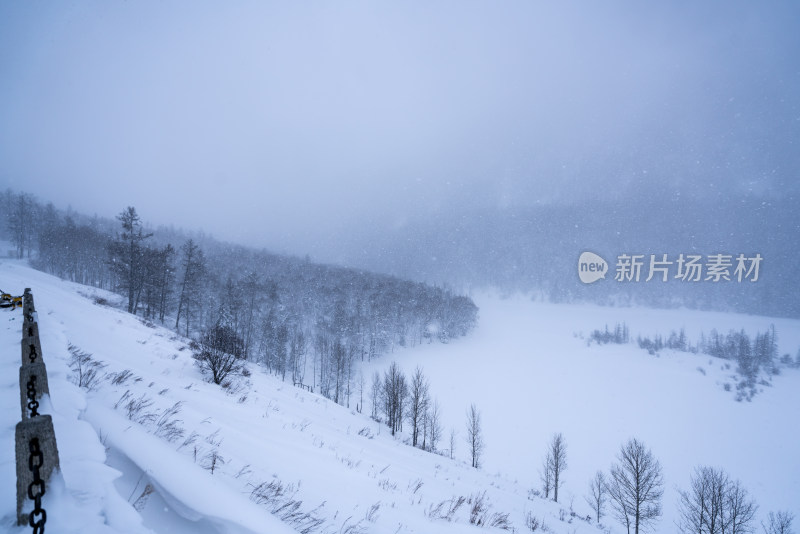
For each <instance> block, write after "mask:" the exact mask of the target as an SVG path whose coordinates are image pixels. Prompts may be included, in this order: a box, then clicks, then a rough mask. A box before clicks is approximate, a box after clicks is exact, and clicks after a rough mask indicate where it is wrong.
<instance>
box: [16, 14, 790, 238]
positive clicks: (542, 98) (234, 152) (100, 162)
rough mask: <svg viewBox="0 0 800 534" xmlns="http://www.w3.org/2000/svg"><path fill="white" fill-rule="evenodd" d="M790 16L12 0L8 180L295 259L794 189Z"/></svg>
mask: <svg viewBox="0 0 800 534" xmlns="http://www.w3.org/2000/svg"><path fill="white" fill-rule="evenodd" d="M798 142H800V2H795V1H785V2H770V1H759V2H752V1H716V2H696V1H688V0H687V1H674V2H641V1H636V2H634V1H628V2H613V1H612V2H595V1H588V0H587V1H585V2H560V1H559V2H534V1H524V2H503V1H498V2H494V1H492V2H490V1H485V2H469V1H458V2H448V1H435V2H430V1H429V2H421V1H420V2H416V1H411V2H375V1H368V2H367V1H365V2H357V1H339V2H333V1H330V2H288V1H287V2H281V3H271V2H262V1H257V2H213V3H212V2H196V1H191V2H189V1H186V2H182V1H168V2H143V1H142V2H140V1H136V2H114V1H97V2H68V1H63V2H2V3H0V187H2V188H3V189H4V188H6V187H12V188H14V189H15V190H18V191H27V192H30V193H33V194H35V195H36V196H37V197H39V198H40V199H41V200H44V201H53V202H54V203H55V204H56V205H57V206H58V207H62V208H65V207H67V206H72V207H73V208H74V209H76V210H79V211H83V212H87V213H90V214H91V213H97V214H99V215H103V216H113V215H115V214H116V213H118V212H120V211H121V210H122V208H123V207H125V206H127V205H134V206H135V207H136V208H137V209H138V211H139V213H140V215H141V216H142V217H143V219H145V221H148V222H150V223H152V224H170V223H172V224H174V225H175V226H180V227H184V228H187V229H200V228H202V229H204V230H205V231H206V232H210V233H212V234H213V235H215V236H216V237H219V238H225V239H232V240H235V241H238V242H243V243H248V244H255V245H266V246H270V247H276V248H279V249H284V250H291V251H293V252H298V253H302V252H303V250H304V249H305V248H307V247H308V246H309V245H308V244H309V243H311V242H312V241H313V240H315V239H320V238H322V237H324V236H326V235H329V234H330V233H331V232H333V233H335V231H336V229H338V228H342V227H344V226H346V225H348V224H351V223H352V222H353V221H354V220H374V218H375V217H385V218H386V219H387V220H392V221H397V222H398V223H401V222H402V221H403V220H404V219H406V218H409V217H414V216H416V215H419V214H424V213H428V212H431V211H435V210H442V209H450V208H453V207H454V206H457V207H485V206H490V207H491V206H501V207H502V206H507V205H514V204H523V205H524V204H533V203H536V202H553V201H558V202H561V201H565V200H570V199H578V200H583V199H586V198H595V197H597V196H605V197H613V196H617V195H621V196H627V195H634V194H639V193H642V192H648V191H657V192H658V194H663V193H664V192H666V193H668V194H684V195H706V196H708V195H715V194H719V193H720V192H721V191H734V192H737V193H743V192H752V193H753V194H758V195H763V194H772V195H774V194H779V192H785V191H787V190H792V191H794V192H796V191H797V189H798V182H800V180H798V177H800V174H799V173H800V147H798V146H797V144H798Z"/></svg>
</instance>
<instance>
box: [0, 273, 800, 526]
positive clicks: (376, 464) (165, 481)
mask: <svg viewBox="0 0 800 534" xmlns="http://www.w3.org/2000/svg"><path fill="white" fill-rule="evenodd" d="M0 282H1V283H0V287H2V288H3V289H4V290H6V291H11V292H14V293H18V292H19V293H21V292H22V289H23V288H25V287H30V288H32V291H33V294H34V296H35V299H36V306H37V310H38V316H39V324H40V334H41V341H42V349H43V353H44V360H45V362H46V364H47V367H48V376H49V382H50V391H51V401H52V402H51V403H49V404H48V405H46V407H45V410H44V411H45V412H46V413H51V414H52V415H53V419H54V425H55V430H56V438H57V440H58V446H59V451H60V458H61V466H62V473H61V474H60V475H57V476H56V478H55V479H54V480H53V482H52V487H51V489H50V490H49V491H48V493H47V495H46V496H45V500H44V501H45V502H44V506H45V508H46V509H47V512H48V524H47V527H48V531H49V532H76V533H77V532H80V533H112V532H158V533H161V532H177V533H189V532H191V533H216V532H220V533H255V532H265V533H266V532H269V533H273V532H293V531H295V530H294V529H293V528H292V526H294V527H295V529H298V530H302V529H303V528H309V527H312V526H314V525H318V526H317V530H316V531H317V532H330V533H334V532H335V533H340V532H342V533H343V532H349V533H351V534H352V533H359V532H381V533H382V532H387V533H394V532H400V533H402V532H480V531H481V530H482V529H485V530H492V528H493V527H490V526H486V527H477V526H473V525H471V524H470V511H471V510H470V509H471V508H472V507H473V506H474V504H475V503H476V502H477V501H478V500H479V496H481V495H484V492H485V504H486V505H487V506H489V507H490V508H488V510H487V511H486V512H485V518H486V520H487V521H489V522H492V521H494V522H495V523H496V524H497V525H502V524H503V522H504V517H505V514H508V516H507V521H508V523H509V524H510V525H511V526H512V527H513V528H515V529H516V531H517V532H524V531H526V527H525V518H526V516H527V515H528V514H532V515H533V516H534V517H536V518H538V519H540V520H543V521H544V523H545V524H546V525H547V526H548V527H549V529H550V530H551V531H553V532H564V533H567V532H579V533H580V532H585V533H588V532H597V531H598V530H597V526H596V525H595V524H593V523H590V522H586V521H584V520H582V519H580V517H585V516H586V515H588V514H589V509H588V506H587V505H586V504H585V503H584V502H583V495H584V494H585V493H586V487H587V484H588V480H589V478H590V477H591V475H592V474H593V473H594V472H595V471H596V470H597V469H607V468H608V466H609V464H610V463H611V462H612V461H613V460H614V455H615V454H616V452H617V450H618V448H619V446H620V444H621V443H622V442H623V441H624V440H626V439H627V438H629V437H634V436H635V437H637V438H640V439H642V440H643V441H644V442H645V443H646V444H647V445H648V446H649V447H650V448H652V450H653V452H654V453H655V454H656V456H657V457H658V458H659V460H660V461H661V463H662V465H663V467H664V476H665V482H666V492H665V502H664V509H665V517H664V518H663V519H662V521H661V522H660V523H659V526H658V528H657V530H658V531H659V532H662V531H663V532H671V531H674V530H675V528H674V524H673V521H674V519H675V517H676V516H675V501H676V498H677V493H676V488H682V487H685V486H686V485H687V483H688V479H689V476H690V474H691V469H692V468H693V467H694V466H695V465H701V464H702V465H715V466H720V467H723V468H725V469H726V470H727V471H728V472H729V473H730V474H731V475H732V476H734V477H736V478H739V479H741V480H742V482H743V483H744V485H745V487H746V488H747V489H748V490H749V491H750V492H751V493H752V495H753V496H754V497H755V498H756V500H757V501H758V503H759V504H760V505H761V510H760V515H759V517H763V515H764V514H766V512H767V511H769V510H778V509H785V510H790V511H793V512H794V513H795V514H796V515H798V516H800V507H799V506H800V505H798V504H797V503H798V495H800V482H798V480H800V455H798V454H797V452H796V451H797V441H798V430H797V425H796V424H794V423H793V421H794V419H796V410H797V407H798V406H800V371H797V370H790V369H786V370H784V371H783V373H782V374H781V375H780V376H777V377H775V378H774V379H773V386H772V387H769V388H765V391H764V392H762V393H760V394H759V395H758V396H757V397H756V398H755V399H754V400H753V401H752V402H749V403H747V402H745V403H737V402H735V401H734V400H733V397H732V395H731V393H729V392H726V391H725V390H724V389H723V387H722V385H721V383H722V382H724V381H725V380H726V379H727V378H726V375H727V374H729V373H730V371H729V370H727V371H726V370H722V369H720V365H721V364H720V362H718V361H714V360H713V359H711V358H709V357H707V356H695V355H691V354H683V353H680V354H677V353H663V354H662V355H661V356H660V357H654V356H650V355H648V354H647V353H646V352H645V351H642V350H640V349H638V348H636V347H635V346H634V345H630V346H603V347H598V346H591V347H587V344H586V341H585V339H581V337H580V335H581V334H583V335H585V334H588V332H589V331H590V330H592V329H595V328H602V327H603V326H604V325H605V324H614V323H615V322H617V321H626V322H627V324H628V325H629V326H630V328H631V331H632V334H633V335H634V336H635V335H636V334H637V333H639V332H641V333H642V334H654V333H662V334H666V333H668V332H669V330H670V329H677V328H680V327H682V326H683V327H686V329H687V333H688V334H689V335H690V337H693V336H694V335H696V334H698V333H699V331H700V330H705V331H709V330H710V329H711V328H717V329H719V330H723V331H727V329H728V328H741V327H743V328H745V329H746V330H748V331H750V332H752V333H755V331H756V330H764V329H765V328H766V327H767V326H768V325H769V324H771V323H774V324H775V326H776V329H777V331H778V335H779V343H780V346H781V353H783V352H790V353H792V354H794V352H795V351H796V350H797V347H798V346H800V322H798V321H792V320H774V321H773V320H770V319H766V318H760V317H746V316H736V315H726V314H712V313H699V312H686V311H653V310H634V309H608V308H599V307H579V306H560V305H558V306H557V305H543V304H534V303H531V302H529V301H527V300H525V299H512V300H501V299H497V298H493V297H484V298H481V299H479V301H478V304H479V305H480V307H481V322H480V325H479V327H478V329H477V331H476V332H475V333H473V334H472V335H471V336H469V337H467V338H465V339H463V340H460V341H458V342H454V343H451V344H449V345H428V346H422V347H416V348H414V349H407V350H403V351H399V352H396V353H395V354H394V355H390V356H386V357H384V358H382V359H380V360H379V361H377V362H373V363H372V364H370V365H369V366H366V367H365V369H364V374H365V375H366V376H369V373H370V372H371V371H373V370H376V369H379V370H382V369H383V368H384V367H385V366H386V365H387V364H388V363H390V362H391V361H392V359H393V358H394V359H396V360H397V362H398V363H400V364H401V366H402V367H403V368H405V369H406V370H407V371H411V370H413V368H414V367H415V366H416V365H420V366H422V367H424V370H425V373H426V375H427V376H428V377H429V379H430V382H431V387H432V393H433V395H434V396H435V397H437V398H438V400H439V402H440V404H441V406H442V410H443V414H444V417H445V421H446V423H447V425H446V429H448V430H449V427H451V426H452V427H454V428H456V430H457V431H458V432H459V443H458V449H457V454H456V459H455V460H450V459H449V458H445V457H443V456H439V455H436V454H430V453H426V452H423V451H420V450H418V449H414V448H412V447H410V446H408V445H406V444H404V443H403V439H404V437H403V436H399V437H397V438H393V437H392V436H390V435H389V433H388V431H387V429H386V428H385V427H382V426H381V425H380V424H378V423H376V422H374V421H372V420H371V419H369V418H368V417H367V416H366V415H362V414H359V413H356V412H355V410H352V409H347V408H344V407H342V406H339V405H337V404H335V403H333V402H331V401H329V400H326V399H324V398H322V397H319V396H318V395H314V394H311V393H309V392H306V391H303V390H301V389H298V388H295V387H293V386H291V385H290V384H287V383H283V382H281V381H280V380H279V379H276V378H274V377H272V376H268V375H266V374H265V373H264V372H263V371H262V370H260V369H259V367H258V366H257V365H255V364H252V365H251V366H250V368H249V369H250V371H251V374H250V376H249V377H247V378H243V379H241V380H240V381H239V383H238V384H234V385H233V386H231V387H229V388H227V389H222V388H220V387H219V386H215V385H213V384H209V383H207V382H205V381H204V380H203V378H202V376H201V375H200V373H199V371H198V369H197V368H196V366H195V365H194V362H193V360H192V358H191V351H190V350H189V349H188V346H187V340H186V339H183V338H181V337H178V336H176V335H175V334H174V333H173V332H172V331H170V330H167V329H164V328H161V327H158V326H155V325H151V324H145V323H143V322H142V321H140V320H139V318H137V317H134V316H132V315H129V314H127V313H124V312H122V311H120V310H119V309H117V308H115V307H114V306H112V305H107V304H102V303H98V302H103V300H99V299H98V298H97V297H102V299H105V300H107V301H108V302H112V303H113V302H114V299H115V297H114V296H113V295H111V294H108V293H104V292H100V291H98V290H94V289H91V288H87V287H84V286H78V285H76V284H72V283H68V282H63V281H61V280H58V279H57V278H54V277H51V276H49V275H46V274H43V273H40V272H38V271H34V270H32V269H30V268H28V267H27V266H25V265H24V264H23V263H21V262H17V261H12V260H3V261H2V263H0ZM20 328H21V314H20V312H19V311H15V312H3V313H2V314H0V347H2V354H4V355H5V356H4V357H3V358H2V360H1V361H2V364H0V365H2V366H3V367H2V370H3V373H2V376H3V382H2V383H1V384H0V396H2V399H3V400H2V403H3V404H2V405H3V406H4V407H5V408H6V409H5V410H3V415H2V417H3V418H4V419H3V422H2V426H0V484H2V486H0V502H2V510H0V516H1V517H2V519H1V521H2V523H0V524H1V525H2V528H3V529H5V530H7V531H9V532H20V533H21V532H25V531H27V530H28V529H23V528H16V527H14V526H13V522H14V502H15V497H14V492H15V487H14V480H15V474H14V434H13V433H14V425H15V424H16V422H17V421H18V418H19V408H18V406H17V403H18V402H19V392H18V387H19V385H18V383H17V368H18V366H19V340H20ZM576 334H577V336H576ZM70 346H72V347H73V348H72V352H77V351H81V352H83V353H86V354H90V355H91V357H92V359H93V360H95V361H97V362H102V364H103V365H105V367H104V368H103V369H102V372H101V373H100V375H102V376H103V377H104V378H102V379H101V380H100V381H99V383H98V384H97V387H95V388H94V389H92V390H91V391H88V390H87V389H86V388H79V387H78V386H76V385H75V384H74V383H73V382H71V381H70V379H71V378H73V373H72V371H71V370H70V368H69V363H70V359H71V357H72V354H71V352H70ZM698 367H702V368H703V369H704V373H701V372H699V371H698V370H697V368H698ZM472 402H474V403H475V404H476V405H477V406H478V407H479V409H481V411H482V413H483V419H484V425H485V426H484V431H485V439H486V443H487V449H486V457H485V467H484V468H483V469H481V470H475V469H472V468H470V467H469V464H468V462H467V454H466V445H465V444H464V441H463V437H464V433H465V432H464V429H463V426H464V419H465V409H466V407H467V406H468V405H469V404H470V403H472ZM365 411H368V410H365ZM554 432H563V433H564V436H565V438H566V439H567V445H568V455H569V456H568V462H569V467H568V470H567V471H566V473H565V478H566V483H565V485H564V489H563V492H564V493H563V497H562V498H561V499H560V501H561V502H560V503H552V502H547V501H545V500H543V499H540V498H537V497H533V496H531V495H530V493H529V490H531V489H532V488H536V487H538V486H539V482H538V468H539V466H540V464H541V461H542V459H543V456H544V449H545V444H546V441H547V439H548V438H549V436H550V435H552V434H553V433H554ZM212 463H214V464H215V465H214V470H213V473H212V471H211V465H212ZM256 488H259V489H258V490H256ZM462 496H463V497H465V498H466V499H467V501H468V502H466V503H465V504H463V505H461V506H460V507H459V508H458V509H457V510H456V511H455V512H454V513H453V514H452V515H451V516H450V517H449V518H448V517H447V515H448V514H447V513H446V510H447V509H448V508H450V507H452V506H453V505H454V504H455V503H457V502H458V498H459V497H462ZM259 497H260V498H259ZM573 497H574V500H573ZM298 503H299V504H298ZM570 504H572V507H573V510H574V511H575V515H576V516H575V517H571V516H570V514H569V509H570ZM561 510H565V511H566V513H564V514H561ZM273 511H277V514H273V513H271V512H273ZM276 515H278V516H282V517H283V518H284V519H287V520H288V521H280V520H279V519H277V518H276ZM562 516H563V518H564V519H563V521H562V520H561V517H562ZM603 523H604V524H605V525H606V528H608V529H609V530H610V531H611V532H621V531H622V529H621V528H620V527H619V526H618V525H617V524H615V523H614V521H613V520H612V519H611V518H610V517H609V518H606V519H605V520H604V521H603ZM290 524H291V526H290ZM494 528H496V527H494Z"/></svg>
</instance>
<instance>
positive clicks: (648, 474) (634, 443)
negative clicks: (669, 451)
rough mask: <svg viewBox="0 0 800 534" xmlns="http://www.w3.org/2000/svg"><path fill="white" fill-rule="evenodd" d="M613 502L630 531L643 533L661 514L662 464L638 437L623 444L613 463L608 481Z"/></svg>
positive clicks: (637, 533) (615, 509) (636, 533)
mask: <svg viewBox="0 0 800 534" xmlns="http://www.w3.org/2000/svg"><path fill="white" fill-rule="evenodd" d="M608 492H609V497H611V505H612V507H613V508H614V511H615V512H616V514H617V518H618V519H619V521H620V523H622V524H623V525H625V527H626V528H627V531H628V534H630V532H631V528H633V532H634V533H635V534H639V532H640V530H641V531H643V530H645V529H647V528H649V527H651V526H652V525H653V524H654V523H655V522H656V520H657V519H658V518H659V517H660V516H661V497H662V495H663V494H664V479H663V476H662V474H661V464H659V462H658V460H656V459H655V457H654V456H653V453H652V452H651V451H650V450H649V449H647V448H646V447H645V446H644V444H643V443H642V442H640V441H639V440H637V439H630V440H628V442H627V443H626V444H625V445H623V446H622V447H621V448H620V452H619V455H618V456H617V463H616V464H615V465H613V466H612V467H611V480H610V481H609V484H608Z"/></svg>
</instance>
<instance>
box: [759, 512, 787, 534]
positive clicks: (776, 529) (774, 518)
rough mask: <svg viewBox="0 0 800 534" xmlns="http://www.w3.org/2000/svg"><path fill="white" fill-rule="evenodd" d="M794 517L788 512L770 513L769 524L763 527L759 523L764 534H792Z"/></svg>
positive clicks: (762, 524) (762, 523)
mask: <svg viewBox="0 0 800 534" xmlns="http://www.w3.org/2000/svg"><path fill="white" fill-rule="evenodd" d="M793 519H794V515H793V514H791V513H789V512H783V511H781V512H778V513H774V512H770V513H769V522H768V523H767V524H766V525H765V524H764V522H763V521H762V522H761V526H762V527H763V528H764V534H794V531H793V530H792V520H793Z"/></svg>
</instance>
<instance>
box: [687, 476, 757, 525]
mask: <svg viewBox="0 0 800 534" xmlns="http://www.w3.org/2000/svg"><path fill="white" fill-rule="evenodd" d="M680 496H681V497H680V501H679V503H678V508H679V512H680V517H681V521H680V523H679V524H678V528H679V529H680V531H681V532H684V533H687V534H690V533H694V532H703V533H707V534H723V533H726V534H727V533H730V534H744V533H746V532H752V522H753V517H754V516H755V513H756V510H757V509H758V507H757V506H756V505H755V503H754V502H753V501H752V500H751V499H750V498H749V497H748V496H747V491H746V490H745V489H744V488H743V487H742V485H741V484H740V483H739V481H738V480H736V481H733V480H731V479H730V477H728V475H727V474H726V473H725V472H724V471H723V470H721V469H715V468H713V467H699V468H697V469H695V473H694V476H693V477H692V479H691V485H690V488H689V490H688V491H681V492H680Z"/></svg>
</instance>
